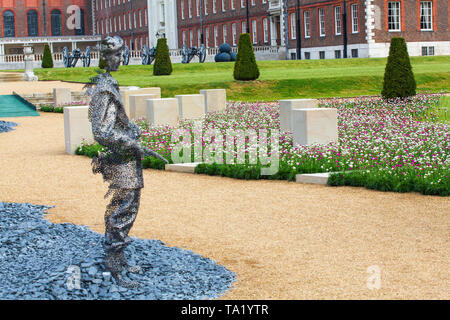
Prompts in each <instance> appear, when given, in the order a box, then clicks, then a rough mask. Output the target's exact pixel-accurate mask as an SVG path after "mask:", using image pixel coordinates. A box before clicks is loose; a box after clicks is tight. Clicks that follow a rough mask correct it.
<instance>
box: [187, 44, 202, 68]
mask: <svg viewBox="0 0 450 320" xmlns="http://www.w3.org/2000/svg"><path fill="white" fill-rule="evenodd" d="M181 56H182V59H181V62H182V63H189V62H191V60H192V59H193V58H194V57H195V56H198V61H199V62H200V63H203V62H205V59H206V47H205V45H204V44H202V45H201V46H200V48H197V47H192V48H188V46H187V45H186V44H184V45H183V47H182V48H181Z"/></svg>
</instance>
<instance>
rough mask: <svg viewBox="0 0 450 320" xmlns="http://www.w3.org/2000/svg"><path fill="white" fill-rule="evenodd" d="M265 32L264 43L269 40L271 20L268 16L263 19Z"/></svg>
mask: <svg viewBox="0 0 450 320" xmlns="http://www.w3.org/2000/svg"><path fill="white" fill-rule="evenodd" d="M263 33H264V35H263V36H264V43H268V42H269V20H268V19H267V18H264V19H263Z"/></svg>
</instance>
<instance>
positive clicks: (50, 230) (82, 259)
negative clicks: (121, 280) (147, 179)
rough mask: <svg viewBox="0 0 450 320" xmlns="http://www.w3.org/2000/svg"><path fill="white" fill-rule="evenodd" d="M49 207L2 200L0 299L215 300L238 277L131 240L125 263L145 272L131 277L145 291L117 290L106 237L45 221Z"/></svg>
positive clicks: (185, 255) (198, 259) (209, 263)
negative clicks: (104, 245) (106, 254)
mask: <svg viewBox="0 0 450 320" xmlns="http://www.w3.org/2000/svg"><path fill="white" fill-rule="evenodd" d="M49 208H50V207H45V206H35V205H30V204H26V203H23V204H20V203H4V202H0V299H71V300H72V299H151V300H161V299H171V300H173V299H211V298H216V297H217V296H218V295H219V294H222V293H223V292H225V291H226V290H228V289H229V287H230V284H231V282H232V281H233V279H234V275H233V273H231V272H230V271H228V270H227V269H226V268H224V267H222V266H219V265H217V264H216V263H214V262H212V261H211V260H209V259H206V258H203V257H201V256H199V255H196V254H194V253H193V252H192V251H187V250H182V249H178V248H174V247H171V248H169V247H167V246H165V245H164V244H163V243H162V242H161V241H158V240H142V239H133V242H132V243H131V244H130V246H129V247H128V248H127V251H126V253H127V259H128V261H129V262H130V264H131V265H140V266H141V267H142V270H141V271H140V272H139V274H130V275H129V278H130V279H132V280H134V281H137V282H139V283H140V284H141V287H140V288H137V289H132V290H131V289H126V288H123V287H119V286H117V285H116V282H115V280H114V279H111V274H110V273H109V272H107V270H105V268H104V265H103V249H102V245H101V244H102V241H103V235H101V234H98V233H96V232H93V231H91V230H89V229H88V228H87V227H84V226H77V225H73V224H70V223H64V224H52V223H51V222H49V221H48V220H44V219H43V218H42V216H43V213H44V211H45V210H46V209H49ZM78 276H79V277H78ZM77 277H78V279H79V282H78V284H77V282H76V280H75V278H77Z"/></svg>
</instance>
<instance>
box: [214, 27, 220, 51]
mask: <svg viewBox="0 0 450 320" xmlns="http://www.w3.org/2000/svg"><path fill="white" fill-rule="evenodd" d="M218 42H219V31H218V28H217V25H215V26H214V48H217V47H218Z"/></svg>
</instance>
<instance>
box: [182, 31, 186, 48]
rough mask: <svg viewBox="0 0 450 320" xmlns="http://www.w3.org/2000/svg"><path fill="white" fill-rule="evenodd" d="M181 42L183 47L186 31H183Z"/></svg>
mask: <svg viewBox="0 0 450 320" xmlns="http://www.w3.org/2000/svg"><path fill="white" fill-rule="evenodd" d="M182 41H183V45H185V44H186V31H185V30H183V35H182Z"/></svg>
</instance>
